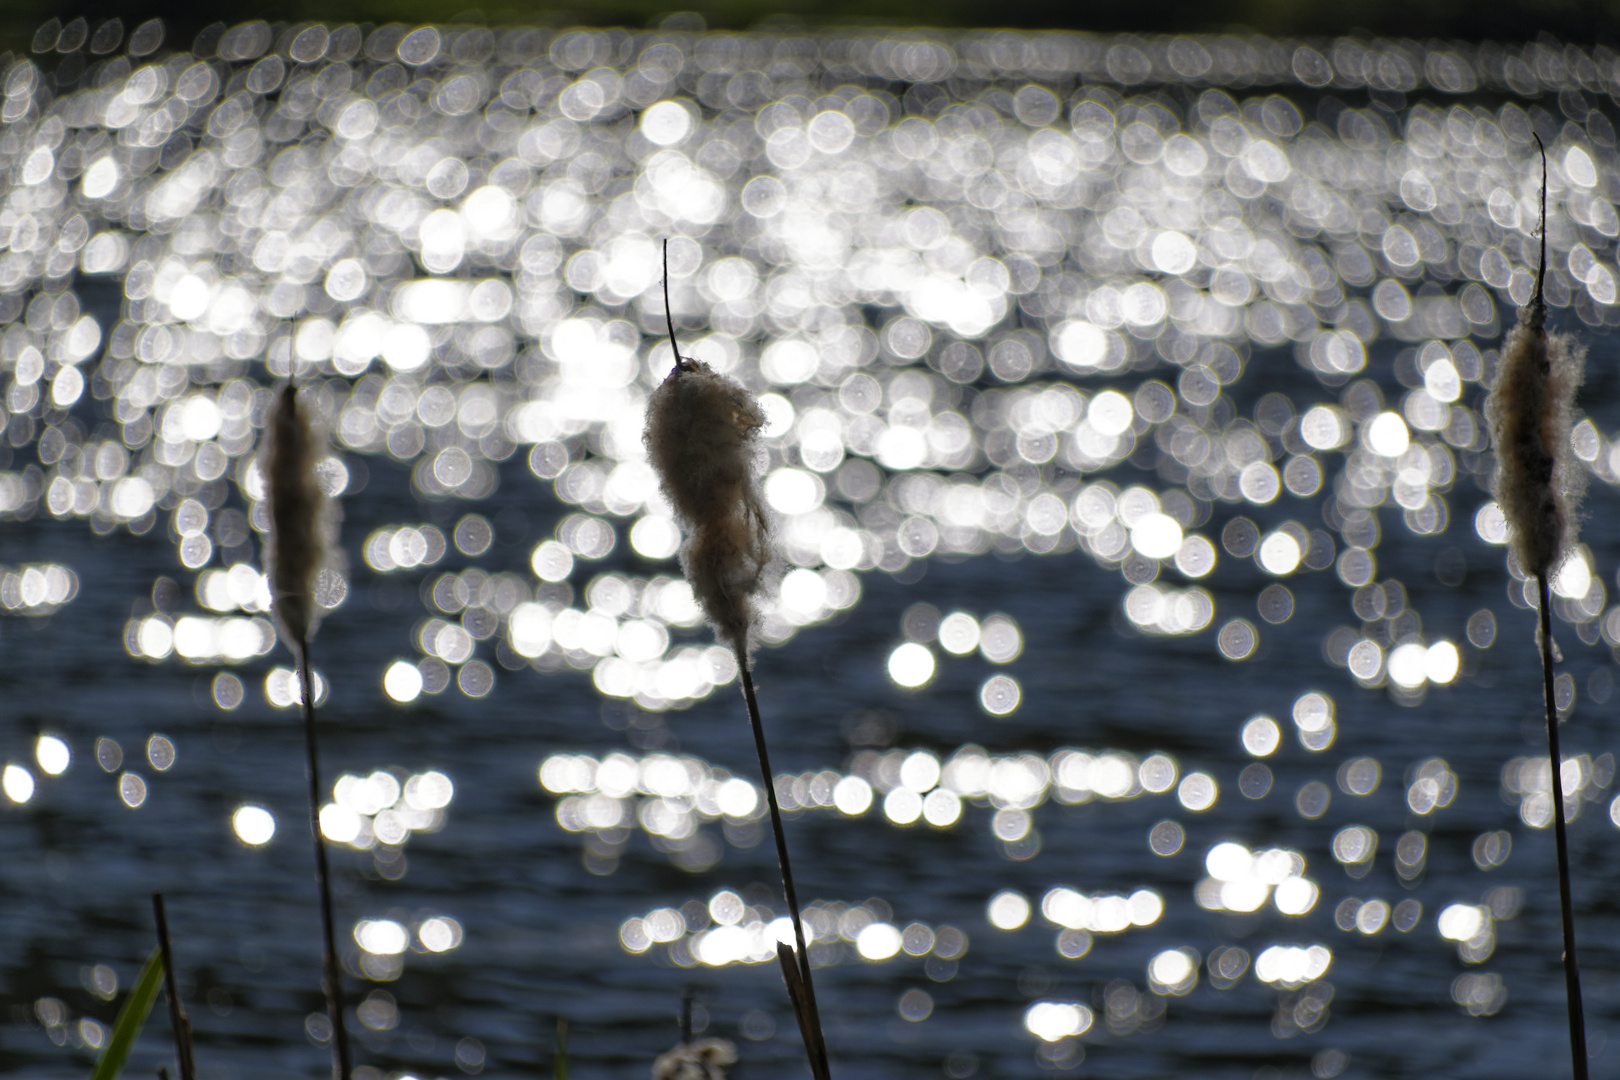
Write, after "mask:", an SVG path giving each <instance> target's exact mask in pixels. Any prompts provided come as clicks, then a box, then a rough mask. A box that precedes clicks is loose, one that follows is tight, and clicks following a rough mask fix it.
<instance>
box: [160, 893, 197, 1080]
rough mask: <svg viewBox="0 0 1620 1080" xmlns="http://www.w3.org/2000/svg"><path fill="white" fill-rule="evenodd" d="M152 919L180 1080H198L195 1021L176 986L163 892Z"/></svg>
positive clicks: (172, 951)
mask: <svg viewBox="0 0 1620 1080" xmlns="http://www.w3.org/2000/svg"><path fill="white" fill-rule="evenodd" d="M152 916H153V919H154V920H155V921H156V922H157V936H158V949H159V950H160V951H161V952H162V953H163V988H164V989H165V990H167V991H168V994H169V1026H170V1027H171V1028H173V1029H174V1056H175V1059H176V1060H177V1061H178V1062H179V1064H180V1080H196V1077H197V1066H196V1065H195V1064H193V1063H192V1058H191V1021H189V1020H187V1019H186V1009H185V1006H184V1005H182V1004H180V991H179V989H178V988H177V987H176V986H175V975H174V950H173V949H172V948H170V947H169V920H168V918H167V917H166V916H165V914H164V911H163V894H162V893H160V892H155V893H153V894H152ZM159 1071H162V1070H159ZM166 1075H167V1074H166V1073H165V1076H166Z"/></svg>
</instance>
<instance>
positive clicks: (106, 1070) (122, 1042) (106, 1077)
mask: <svg viewBox="0 0 1620 1080" xmlns="http://www.w3.org/2000/svg"><path fill="white" fill-rule="evenodd" d="M162 986H163V953H162V950H160V949H153V950H152V955H151V956H148V957H147V958H146V966H145V967H143V968H141V973H140V975H139V977H137V978H136V980H135V986H134V987H133V988H132V989H131V990H130V992H129V997H128V998H127V999H126V1000H125V1001H124V1007H123V1008H122V1009H119V1010H118V1022H117V1023H115V1024H114V1025H113V1029H112V1035H111V1036H109V1037H108V1039H107V1046H106V1049H104V1050H102V1051H101V1058H100V1060H98V1061H97V1062H96V1071H95V1072H93V1073H91V1074H90V1080H115V1078H116V1077H117V1076H118V1074H119V1073H121V1072H123V1071H124V1062H125V1061H127V1060H128V1059H129V1052H130V1050H132V1049H133V1048H134V1046H135V1040H136V1039H138V1038H139V1037H140V1034H141V1028H143V1027H145V1026H146V1018H147V1016H148V1015H149V1014H150V1013H151V1012H152V1003H153V1002H155V1001H156V1000H157V995H158V990H159V989H160V988H161V987H162Z"/></svg>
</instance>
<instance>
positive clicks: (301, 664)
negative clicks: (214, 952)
mask: <svg viewBox="0 0 1620 1080" xmlns="http://www.w3.org/2000/svg"><path fill="white" fill-rule="evenodd" d="M312 667H313V664H312V663H311V662H310V658H309V642H308V641H301V642H299V648H298V681H299V688H300V689H301V690H302V691H303V697H304V767H305V771H306V772H307V773H308V774H309V829H310V835H311V836H312V837H313V839H314V841H315V876H316V878H317V880H318V881H319V882H320V887H321V933H322V943H323V946H324V948H323V950H322V956H321V968H322V979H321V983H322V988H323V989H324V990H325V991H326V1013H327V1016H328V1017H329V1018H330V1019H331V1021H332V1076H333V1080H349V1033H348V1030H347V1029H346V1028H345V1027H344V1026H343V968H342V967H341V966H340V965H339V964H338V953H337V934H336V932H335V931H334V930H333V920H332V874H331V871H330V870H328V869H327V865H326V838H325V837H323V836H322V835H321V766H320V759H319V756H318V755H317V753H316V749H315V688H314V682H315V679H314V676H313V675H311V673H310V670H311V668H312Z"/></svg>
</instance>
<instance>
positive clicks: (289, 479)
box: [260, 385, 334, 648]
mask: <svg viewBox="0 0 1620 1080" xmlns="http://www.w3.org/2000/svg"><path fill="white" fill-rule="evenodd" d="M320 459H321V441H320V439H319V438H318V437H317V436H316V434H315V432H314V431H313V430H312V429H311V428H310V425H309V420H308V417H307V416H306V415H305V410H304V409H303V408H302V406H301V405H300V403H299V400H298V391H297V389H296V388H294V387H293V386H291V385H288V386H284V387H282V389H281V392H280V393H279V394H277V395H276V400H275V403H274V404H273V405H272V406H271V409H270V419H269V423H268V425H267V441H266V446H265V451H264V457H263V458H262V459H261V462H260V468H261V469H262V470H263V472H264V480H265V489H266V493H267V496H268V499H269V502H270V534H269V537H268V539H267V540H266V543H265V563H266V565H267V566H268V567H269V573H270V594H271V601H272V602H271V611H272V613H273V614H274V615H275V617H276V622H277V623H279V624H280V626H281V631H282V634H283V635H284V636H285V639H286V641H287V643H288V645H289V646H291V647H293V648H302V647H303V645H304V644H305V643H306V642H307V641H308V640H309V637H310V635H311V634H312V633H313V632H314V630H315V624H316V622H317V621H318V620H319V618H320V611H321V609H320V606H319V605H318V604H317V603H316V602H315V583H316V578H317V577H318V576H319V575H320V572H321V569H322V567H323V566H326V565H327V564H328V562H329V561H330V557H329V554H328V546H327V538H328V535H329V533H330V531H331V529H332V525H333V524H334V519H333V511H332V510H331V507H330V503H329V500H328V499H327V498H326V495H325V493H324V492H323V491H322V490H321V485H320V482H319V479H318V478H317V474H316V466H317V464H318V463H319V462H320Z"/></svg>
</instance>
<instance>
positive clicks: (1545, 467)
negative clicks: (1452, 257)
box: [1485, 304, 1586, 574]
mask: <svg viewBox="0 0 1620 1080" xmlns="http://www.w3.org/2000/svg"><path fill="white" fill-rule="evenodd" d="M1585 366H1586V351H1585V350H1584V349H1583V348H1581V346H1580V345H1579V344H1577V343H1576V342H1575V340H1574V339H1573V338H1570V337H1568V336H1567V335H1562V334H1548V333H1547V329H1546V309H1545V308H1544V307H1542V306H1541V305H1539V304H1531V305H1530V306H1528V307H1526V308H1524V309H1523V310H1522V311H1520V312H1519V321H1518V324H1517V325H1515V326H1514V327H1513V329H1512V331H1511V332H1509V334H1508V336H1507V340H1506V341H1505V342H1504V343H1503V345H1502V363H1501V366H1500V367H1499V368H1498V369H1497V375H1496V384H1495V385H1494V386H1493V387H1492V388H1491V394H1490V397H1489V398H1488V399H1487V400H1486V402H1485V417H1486V419H1487V421H1488V422H1489V423H1490V428H1491V442H1492V444H1493V446H1494V447H1495V450H1496V480H1495V484H1494V485H1493V491H1494V494H1495V495H1496V501H1497V503H1498V504H1500V505H1501V507H1502V516H1503V517H1504V518H1506V519H1507V525H1508V533H1509V541H1510V543H1511V544H1512V547H1513V553H1514V555H1515V556H1516V557H1517V558H1518V560H1519V565H1520V567H1522V568H1523V569H1524V571H1525V572H1526V573H1529V574H1546V573H1549V572H1551V570H1552V569H1553V567H1554V566H1555V565H1556V564H1557V563H1558V561H1559V560H1560V558H1561V557H1562V556H1563V555H1564V554H1565V553H1566V552H1568V551H1569V550H1570V549H1571V548H1573V547H1574V546H1575V537H1576V532H1577V528H1578V525H1579V521H1578V516H1579V511H1580V500H1581V495H1582V494H1583V493H1584V491H1585V487H1586V484H1585V480H1586V474H1585V472H1584V471H1583V470H1582V469H1581V468H1580V463H1579V462H1577V461H1574V460H1573V457H1574V455H1573V454H1572V453H1571V452H1570V442H1569V439H1570V431H1571V428H1572V426H1573V424H1574V420H1575V391H1576V390H1578V389H1579V388H1580V385H1581V381H1582V379H1583V378H1584V376H1585Z"/></svg>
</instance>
